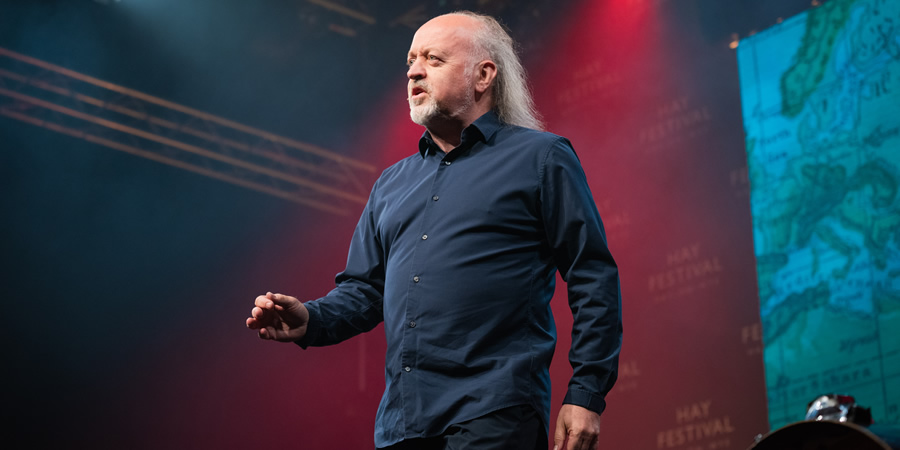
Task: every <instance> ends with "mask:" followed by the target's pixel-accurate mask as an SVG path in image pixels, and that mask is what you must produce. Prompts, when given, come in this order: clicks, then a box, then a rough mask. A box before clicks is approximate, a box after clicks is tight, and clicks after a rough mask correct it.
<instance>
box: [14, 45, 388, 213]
mask: <svg viewBox="0 0 900 450" xmlns="http://www.w3.org/2000/svg"><path fill="white" fill-rule="evenodd" d="M0 115H3V116H5V117H9V118H12V119H16V120H20V121H22V122H26V123H29V124H32V125H36V126H39V127H43V128H45V129H48V130H52V131H55V132H58V133H62V134H65V135H68V136H72V137H73V138H78V139H83V140H85V141H88V142H92V143H95V144H100V145H103V146H106V147H109V148H111V149H114V150H119V151H122V152H125V153H129V154H132V155H135V156H140V157H143V158H147V159H150V160H153V161H157V162H160V163H163V164H168V165H170V166H174V167H178V168H180V169H184V170H188V171H191V172H194V173H198V174H200V175H204V176H207V177H210V178H215V179H217V180H221V181H225V182H227V183H232V184H235V185H238V186H242V187H245V188H249V189H253V190H255V191H259V192H263V193H266V194H269V195H272V196H275V197H278V198H282V199H285V200H289V201H292V202H295V203H299V204H303V205H306V206H311V207H313V208H317V209H320V210H323V211H328V212H331V213H335V214H340V215H347V214H350V213H354V212H355V211H358V210H359V207H358V205H363V204H365V203H366V199H367V197H368V186H367V185H363V183H368V181H369V180H371V179H372V178H373V174H374V173H375V167H374V166H372V165H370V164H366V163H363V162H360V161H357V160H354V159H351V158H347V157H344V156H341V155H338V154H336V153H334V152H331V151H328V150H325V149H323V148H321V147H317V146H315V145H312V144H308V143H305V142H300V141H297V140H294V139H290V138H286V137H283V136H278V135H275V134H272V133H268V132H266V131H263V130H259V129H256V128H253V127H249V126H247V125H243V124H240V123H237V122H234V121H231V120H228V119H224V118H222V117H218V116H214V115H212V114H207V113H205V112H202V111H198V110H196V109H192V108H188V107H186V106H182V105H179V104H176V103H173V102H170V101H167V100H163V99H160V98H157V97H153V96H150V95H147V94H144V93H141V92H138V91H135V90H132V89H128V88H126V87H122V86H118V85H115V84H112V83H108V82H106V81H103V80H99V79H97V78H94V77H90V76H88V75H84V74H81V73H78V72H75V71H72V70H69V69H66V68H64V67H60V66H57V65H54V64H50V63H47V62H44V61H41V60H39V59H35V58H32V57H29V56H26V55H22V54H20V53H16V52H13V51H10V50H7V49H4V48H0ZM361 180H362V182H361Z"/></svg>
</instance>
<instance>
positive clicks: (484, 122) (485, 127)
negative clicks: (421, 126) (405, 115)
mask: <svg viewBox="0 0 900 450" xmlns="http://www.w3.org/2000/svg"><path fill="white" fill-rule="evenodd" d="M502 125H503V124H502V123H501V122H500V118H499V117H497V113H495V112H494V111H488V112H486V113H484V115H482V116H481V117H479V118H478V119H476V120H475V121H474V122H472V124H471V125H469V126H468V127H466V129H464V130H463V131H462V139H461V142H460V144H459V146H460V147H465V146H469V147H471V146H472V145H473V144H474V143H475V142H476V141H483V142H487V141H489V140H491V137H493V136H494V133H496V132H497V130H498V129H500V127H501V126H502ZM432 147H433V148H434V149H435V150H437V151H440V149H439V148H438V146H437V144H435V143H434V139H432V138H431V133H429V132H428V131H427V130H426V131H425V132H424V133H422V137H421V138H419V154H420V155H422V157H423V158H424V157H425V155H427V154H428V149H429V148H432Z"/></svg>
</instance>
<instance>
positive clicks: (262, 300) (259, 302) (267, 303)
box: [253, 295, 275, 309]
mask: <svg viewBox="0 0 900 450" xmlns="http://www.w3.org/2000/svg"><path fill="white" fill-rule="evenodd" d="M253 304H254V305H256V306H257V307H258V308H265V309H272V308H273V307H274V306H275V303H274V302H273V301H272V300H271V299H269V297H268V296H267V295H260V296H259V297H256V301H255V302H253Z"/></svg>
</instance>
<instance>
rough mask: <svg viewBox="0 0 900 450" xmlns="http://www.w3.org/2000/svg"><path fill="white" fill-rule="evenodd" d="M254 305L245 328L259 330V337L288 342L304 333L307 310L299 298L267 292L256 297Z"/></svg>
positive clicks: (307, 321)
mask: <svg viewBox="0 0 900 450" xmlns="http://www.w3.org/2000/svg"><path fill="white" fill-rule="evenodd" d="M255 305H256V306H254V307H253V309H252V310H251V311H250V317H249V318H247V328H249V329H251V330H259V337H260V338H262V339H274V340H276V341H281V342H289V341H296V340H297V339H300V338H302V337H303V336H304V335H306V326H307V325H308V324H309V311H308V310H307V309H306V306H303V303H301V302H300V300H297V299H296V298H294V297H291V296H289V295H282V294H273V293H271V292H268V293H266V295H260V296H259V297H256V302H255Z"/></svg>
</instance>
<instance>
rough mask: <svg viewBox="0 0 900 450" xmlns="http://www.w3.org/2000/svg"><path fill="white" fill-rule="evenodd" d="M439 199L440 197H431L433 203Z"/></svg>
mask: <svg viewBox="0 0 900 450" xmlns="http://www.w3.org/2000/svg"><path fill="white" fill-rule="evenodd" d="M439 198H440V197H438V196H437V195H435V196H434V197H431V199H432V200H434V201H438V199H439Z"/></svg>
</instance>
